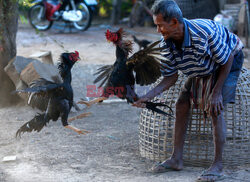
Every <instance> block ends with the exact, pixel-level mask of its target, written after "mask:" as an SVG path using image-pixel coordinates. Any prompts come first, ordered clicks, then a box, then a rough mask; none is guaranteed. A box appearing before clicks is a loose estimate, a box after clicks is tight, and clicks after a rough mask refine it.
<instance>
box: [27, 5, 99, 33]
mask: <svg viewBox="0 0 250 182" xmlns="http://www.w3.org/2000/svg"><path fill="white" fill-rule="evenodd" d="M33 3H35V4H34V5H33V6H32V7H31V8H30V9H29V12H28V19H29V22H30V24H31V26H32V27H34V28H35V29H37V30H41V31H45V30H48V29H49V28H50V27H51V26H52V25H53V22H54V21H61V20H62V21H65V22H66V23H69V22H72V24H73V25H74V27H75V28H76V29H78V30H83V31H84V30H87V29H88V28H89V27H90V25H91V21H92V16H93V14H94V13H95V12H96V10H97V1H96V0H68V1H62V0H59V1H58V0H35V1H33Z"/></svg>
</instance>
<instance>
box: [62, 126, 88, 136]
mask: <svg viewBox="0 0 250 182" xmlns="http://www.w3.org/2000/svg"><path fill="white" fill-rule="evenodd" d="M64 127H65V128H68V129H71V130H73V131H74V132H76V133H78V134H83V135H86V134H87V133H89V131H87V130H84V129H82V130H80V129H78V128H76V127H74V126H72V125H67V126H64Z"/></svg>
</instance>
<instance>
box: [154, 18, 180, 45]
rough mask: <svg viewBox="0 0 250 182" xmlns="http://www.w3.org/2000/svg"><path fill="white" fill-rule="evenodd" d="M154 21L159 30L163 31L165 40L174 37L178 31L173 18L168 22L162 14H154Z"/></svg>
mask: <svg viewBox="0 0 250 182" xmlns="http://www.w3.org/2000/svg"><path fill="white" fill-rule="evenodd" d="M153 19H154V23H155V25H156V26H157V32H159V33H161V34H162V36H163V37H164V39H165V40H167V39H169V38H173V35H174V34H175V31H176V26H175V23H174V22H173V19H172V20H170V21H169V22H166V21H165V20H164V18H163V16H162V14H158V15H153Z"/></svg>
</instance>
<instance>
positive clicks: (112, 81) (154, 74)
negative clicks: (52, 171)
mask: <svg viewBox="0 0 250 182" xmlns="http://www.w3.org/2000/svg"><path fill="white" fill-rule="evenodd" d="M124 36H125V35H124V32H123V30H122V29H119V30H118V31H117V32H111V31H109V30H107V32H106V39H107V40H108V41H110V42H113V44H114V45H115V46H116V61H115V63H114V64H113V65H105V66H103V67H101V68H99V69H98V71H97V72H96V73H95V75H97V78H96V79H95V80H94V83H97V82H101V83H100V87H102V86H103V85H104V88H103V93H102V95H101V97H99V98H97V99H94V100H92V101H90V102H89V105H92V104H94V103H97V102H101V101H103V100H105V99H108V98H109V97H110V96H113V95H116V96H117V97H119V98H121V99H126V100H127V102H128V103H134V102H135V101H137V100H138V98H139V97H138V96H137V94H136V93H135V90H134V85H135V83H136V84H139V85H141V86H144V85H149V84H152V83H154V82H155V81H156V80H157V79H158V78H159V77H160V76H161V71H160V67H161V64H160V60H161V59H165V58H164V57H163V56H162V55H161V52H160V51H161V50H162V49H163V48H159V47H157V48H156V47H155V46H156V45H157V44H159V42H160V41H156V42H154V43H152V44H151V45H149V46H148V47H147V48H145V49H143V50H140V51H138V52H136V53H134V54H133V55H132V56H130V57H129V53H131V52H132V42H131V41H129V40H123V37H124ZM134 72H135V76H134ZM79 103H84V104H86V102H85V101H82V102H81V101H80V102H79ZM145 104H146V108H148V109H150V110H152V111H155V112H158V113H161V114H165V115H169V114H168V113H165V112H163V111H162V110H160V109H158V108H156V107H157V106H167V105H165V104H163V103H153V102H146V103H145ZM167 107H168V106H167ZM170 110H171V108H170Z"/></svg>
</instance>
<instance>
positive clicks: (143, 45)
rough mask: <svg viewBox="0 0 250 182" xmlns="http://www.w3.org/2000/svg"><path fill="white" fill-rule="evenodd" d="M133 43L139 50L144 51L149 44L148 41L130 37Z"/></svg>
mask: <svg viewBox="0 0 250 182" xmlns="http://www.w3.org/2000/svg"><path fill="white" fill-rule="evenodd" d="M132 37H133V39H134V42H135V43H137V44H138V46H139V50H141V49H142V48H143V49H146V48H147V47H148V45H149V44H150V43H151V42H150V41H148V40H146V39H143V40H139V39H137V38H136V36H134V35H132Z"/></svg>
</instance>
